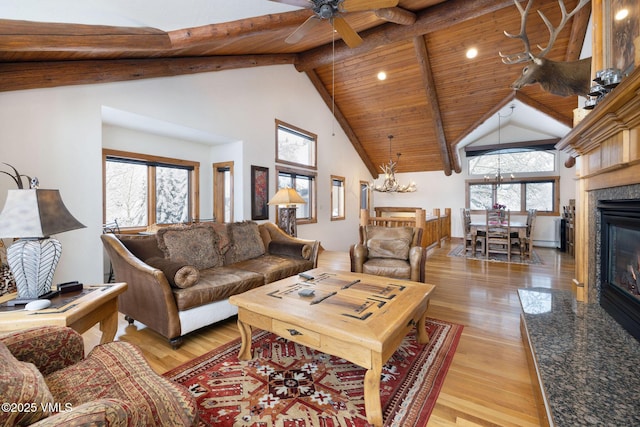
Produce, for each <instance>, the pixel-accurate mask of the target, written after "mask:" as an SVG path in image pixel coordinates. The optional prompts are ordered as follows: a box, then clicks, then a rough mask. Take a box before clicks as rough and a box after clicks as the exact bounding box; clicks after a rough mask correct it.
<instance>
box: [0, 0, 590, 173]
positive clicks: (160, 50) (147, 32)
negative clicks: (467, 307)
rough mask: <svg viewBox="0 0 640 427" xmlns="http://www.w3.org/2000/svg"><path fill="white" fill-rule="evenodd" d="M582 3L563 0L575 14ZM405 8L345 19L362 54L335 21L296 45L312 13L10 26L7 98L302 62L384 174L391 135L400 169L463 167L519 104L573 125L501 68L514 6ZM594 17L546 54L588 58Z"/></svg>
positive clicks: (4, 49)
mask: <svg viewBox="0 0 640 427" xmlns="http://www.w3.org/2000/svg"><path fill="white" fill-rule="evenodd" d="M265 1H267V0H265ZM577 2H578V1H577V0H565V3H566V5H567V9H568V10H572V9H573V7H574V6H575V5H576V4H577ZM398 7H400V8H402V9H404V10H406V11H410V12H411V13H413V14H415V17H416V20H415V22H414V23H413V24H411V25H399V24H394V23H390V22H387V21H385V20H383V19H380V18H378V17H377V16H376V15H375V14H374V13H373V12H352V13H348V14H346V16H345V19H346V20H347V21H348V22H349V23H350V25H351V26H352V27H353V28H354V29H356V31H358V33H359V34H360V36H361V37H362V38H363V40H364V42H363V43H362V45H360V46H359V47H357V48H353V49H352V48H349V47H347V46H346V45H345V44H344V43H343V42H342V41H341V40H340V39H337V40H336V42H335V45H334V44H333V43H332V38H333V33H332V30H331V25H330V24H329V23H328V22H322V23H321V24H320V25H317V26H316V27H315V28H314V29H313V31H312V32H310V33H308V34H307V35H306V36H305V37H304V38H303V39H302V41H301V42H299V43H297V44H293V45H291V44H286V43H285V42H284V40H285V38H286V37H287V36H288V35H289V34H291V33H292V32H293V31H294V30H295V29H296V28H297V27H298V26H299V25H301V24H302V23H303V22H304V21H305V20H306V19H307V18H308V17H309V16H310V15H311V12H310V11H308V10H299V11H294V12H287V13H280V14H272V15H265V16H259V17H256V18H249V19H244V20H240V21H234V22H230V23H223V24H212V25H207V26H203V27H197V28H187V29H181V30H174V31H168V32H165V31H161V30H158V29H153V28H138V27H110V26H91V25H80V24H60V23H41V22H29V21H13V20H6V19H5V20H2V19H0V28H1V30H0V33H1V34H0V76H1V77H0V91H11V90H20V89H31V88H41V87H54V86H64V85H74V84H93V83H103V82H114V81H124V80H135V79H144V78H152V77H162V76H174V75H181V74H190V73H199V72H212V71H220V70H228V69H234V68H243V67H258V66H266V65H273V64H292V65H293V66H295V68H296V69H297V70H298V71H300V72H305V73H306V74H307V75H308V76H309V78H310V80H311V81H312V82H313V84H314V85H315V87H316V89H317V90H318V92H319V93H320V95H321V96H322V97H323V99H324V100H325V102H326V103H327V105H328V106H329V108H330V109H331V111H335V115H336V118H337V120H338V122H339V123H340V125H341V126H342V127H343V129H344V130H345V132H346V134H347V136H348V137H349V139H350V140H351V143H352V144H353V146H354V148H355V149H356V151H357V152H358V153H359V155H360V157H361V158H362V159H363V161H364V163H365V164H366V165H367V168H368V169H369V171H370V172H371V174H372V175H373V176H374V177H375V176H377V175H378V173H379V172H380V170H379V165H381V164H383V163H387V162H388V160H389V140H388V138H387V136H388V135H393V136H394V138H393V146H392V152H393V155H394V157H395V153H402V157H401V160H400V162H399V164H398V171H399V172H419V171H443V172H444V173H445V174H446V175H450V174H451V173H452V172H460V170H461V164H460V159H459V158H458V157H457V154H456V153H457V150H456V145H457V144H458V143H459V142H460V141H461V140H462V139H463V138H464V137H465V136H466V135H467V134H468V133H470V132H471V131H473V130H474V129H475V128H476V127H478V126H479V125H480V124H481V123H482V122H484V121H485V120H486V119H487V118H489V117H491V116H492V115H494V114H495V113H496V112H497V111H498V110H499V108H500V107H502V106H504V105H505V104H507V103H509V102H511V101H512V100H513V99H514V98H517V99H519V100H520V101H521V102H523V103H525V104H528V105H531V106H533V107H535V108H537V109H539V110H540V111H542V112H544V113H546V114H547V115H549V116H550V117H552V118H554V119H556V120H558V121H560V122H562V123H565V124H567V125H568V126H571V122H572V115H573V113H572V111H573V109H574V108H575V107H576V105H577V100H576V98H575V97H559V96H556V95H551V94H548V93H546V92H544V91H543V90H542V89H541V88H540V87H539V86H538V85H535V86H528V87H526V88H524V89H522V90H520V91H518V92H514V91H513V90H512V89H511V88H510V87H509V85H510V84H511V83H512V82H513V81H514V80H515V79H516V78H517V77H518V75H519V74H520V73H521V70H522V66H521V65H505V64H503V63H502V62H501V60H500V57H499V56H498V52H499V51H502V52H507V53H513V52H520V51H522V50H523V46H522V43H521V42H520V41H518V40H512V39H509V38H507V37H505V35H504V34H503V30H507V31H510V32H516V33H517V32H518V30H519V28H520V15H519V13H518V11H517V9H516V7H515V6H514V4H513V1H512V0H474V1H469V0H400V2H399V4H398ZM534 9H540V10H542V11H543V12H544V14H545V15H546V16H547V17H548V18H549V19H550V20H551V22H553V23H557V22H559V20H560V8H559V6H558V2H557V0H552V1H546V0H544V1H543V0H538V1H537V2H536V3H535V5H534ZM589 15H590V5H587V6H586V7H584V8H583V10H581V11H580V12H579V13H578V14H576V16H575V17H574V18H573V19H572V21H573V22H570V23H568V24H567V25H566V27H565V29H564V30H563V31H562V32H561V33H560V35H559V36H558V38H557V40H556V43H555V45H554V47H553V49H552V51H551V53H550V54H549V55H548V58H550V59H553V60H560V61H566V60H576V59H578V57H579V53H580V49H581V47H582V44H583V41H584V37H585V33H586V29H587V26H588V21H589ZM527 34H528V37H529V40H530V42H531V45H532V46H535V45H537V44H540V45H543V46H544V45H546V44H547V41H548V32H547V28H546V27H545V25H544V23H543V22H542V20H541V19H540V18H539V16H538V15H537V14H534V13H532V14H531V15H530V17H529V22H528V24H527ZM470 47H475V48H476V49H477V50H478V51H479V54H478V56H477V57H476V58H475V59H473V60H469V59H467V58H466V57H465V53H466V50H467V49H468V48H470ZM379 71H385V72H386V73H387V76H388V77H387V79H386V80H385V81H379V80H378V79H377V77H376V75H377V73H378V72H379ZM239 90H241V88H239ZM333 100H335V105H334V104H333Z"/></svg>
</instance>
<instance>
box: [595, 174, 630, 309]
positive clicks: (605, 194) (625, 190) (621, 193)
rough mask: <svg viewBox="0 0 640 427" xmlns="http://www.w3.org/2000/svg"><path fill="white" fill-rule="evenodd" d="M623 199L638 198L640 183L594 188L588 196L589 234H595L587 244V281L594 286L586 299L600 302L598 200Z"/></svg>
mask: <svg viewBox="0 0 640 427" xmlns="http://www.w3.org/2000/svg"><path fill="white" fill-rule="evenodd" d="M625 199H640V184H632V185H625V186H622V187H612V188H604V189H601V190H595V191H593V192H592V195H591V197H589V215H590V218H589V224H591V228H592V229H591V230H589V235H590V236H595V239H594V241H593V242H592V244H590V245H589V265H590V266H591V267H590V269H589V283H593V284H594V286H591V287H590V288H589V291H588V292H589V295H588V300H589V301H591V302H594V303H600V284H601V283H602V276H601V272H600V261H601V259H602V257H601V254H600V246H601V236H600V234H601V224H600V214H599V211H598V208H597V206H598V202H599V201H600V200H625Z"/></svg>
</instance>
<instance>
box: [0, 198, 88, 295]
mask: <svg viewBox="0 0 640 427" xmlns="http://www.w3.org/2000/svg"><path fill="white" fill-rule="evenodd" d="M84 227H85V226H84V225H82V224H81V223H80V222H78V220H77V219H75V218H74V217H73V216H72V215H71V214H70V213H69V211H68V210H67V208H66V206H65V205H64V203H63V202H62V198H61V197H60V192H59V191H58V190H41V189H29V190H24V189H22V190H9V192H8V194H7V200H6V202H5V204H4V209H3V210H2V212H1V213H0V238H5V237H6V238H18V239H19V240H17V241H15V242H14V243H13V244H12V245H11V246H9V248H8V249H7V262H8V263H9V268H10V269H11V273H12V274H13V277H14V279H15V281H16V287H17V289H18V298H19V299H37V298H38V297H40V296H42V295H44V294H46V293H48V292H49V291H50V290H51V283H52V281H53V273H54V272H55V269H56V266H57V265H58V261H59V260H60V255H61V254H62V245H61V244H60V242H59V241H58V240H56V239H55V238H52V237H50V236H51V235H52V234H58V233H63V232H65V231H70V230H76V229H79V228H84Z"/></svg>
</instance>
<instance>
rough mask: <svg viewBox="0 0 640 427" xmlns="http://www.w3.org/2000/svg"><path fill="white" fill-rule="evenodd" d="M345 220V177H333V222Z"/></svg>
mask: <svg viewBox="0 0 640 427" xmlns="http://www.w3.org/2000/svg"><path fill="white" fill-rule="evenodd" d="M344 218H345V215H344V177H342V176H335V175H331V221H336V220H339V219H344Z"/></svg>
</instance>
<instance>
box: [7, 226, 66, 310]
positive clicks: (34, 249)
mask: <svg viewBox="0 0 640 427" xmlns="http://www.w3.org/2000/svg"><path fill="white" fill-rule="evenodd" d="M61 254H62V245H61V244H60V242H59V241H58V240H56V239H53V238H47V239H20V240H18V241H16V242H14V243H13V244H12V245H11V246H9V248H8V249H7V262H8V264H9V267H10V268H11V273H13V277H14V279H15V281H16V287H17V289H18V298H20V299H37V298H38V297H39V296H41V295H44V294H46V293H47V292H49V291H50V290H51V284H52V282H53V273H54V272H55V271H56V266H57V265H58V261H60V255H61Z"/></svg>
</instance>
